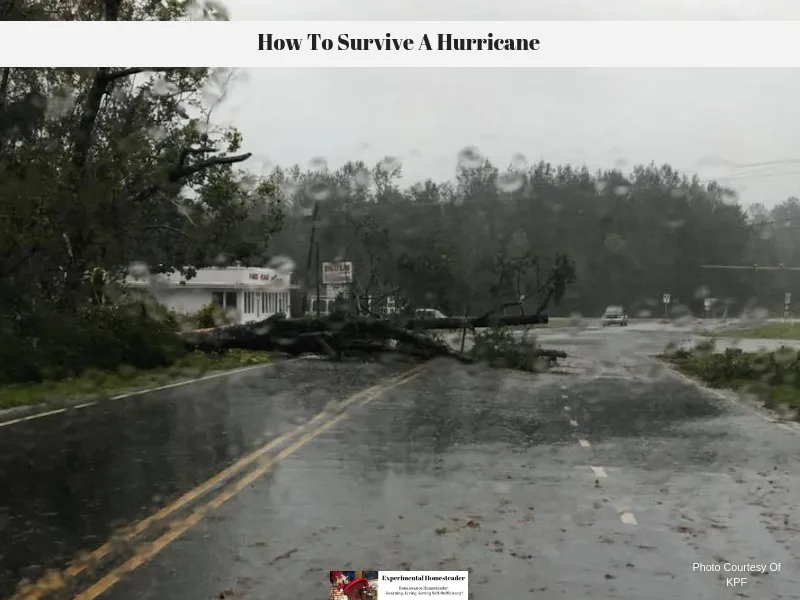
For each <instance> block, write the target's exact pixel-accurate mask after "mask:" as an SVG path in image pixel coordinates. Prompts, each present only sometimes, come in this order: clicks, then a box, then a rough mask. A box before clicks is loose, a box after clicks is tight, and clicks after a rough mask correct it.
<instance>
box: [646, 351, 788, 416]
mask: <svg viewBox="0 0 800 600" xmlns="http://www.w3.org/2000/svg"><path fill="white" fill-rule="evenodd" d="M662 358H664V359H665V360H666V361H668V362H669V363H670V364H672V365H673V366H674V367H675V368H676V369H677V370H679V371H680V372H682V373H683V374H685V375H688V376H689V377H692V378H694V379H697V380H699V381H701V382H703V383H704V384H706V385H708V386H709V387H712V388H717V389H730V390H736V391H741V392H746V393H749V394H752V395H754V396H756V397H757V398H759V399H760V400H761V401H763V403H764V406H766V407H767V408H770V409H783V410H786V411H787V412H791V413H792V416H793V417H794V418H795V419H797V418H798V415H800V353H799V352H796V351H793V350H788V349H784V350H779V351H775V352H765V351H762V352H742V353H741V354H731V353H715V352H714V351H713V348H711V347H709V348H704V349H702V350H697V349H695V350H694V351H693V352H686V351H677V352H672V353H670V354H667V355H665V356H663V357H662ZM787 409H788V410H787Z"/></svg>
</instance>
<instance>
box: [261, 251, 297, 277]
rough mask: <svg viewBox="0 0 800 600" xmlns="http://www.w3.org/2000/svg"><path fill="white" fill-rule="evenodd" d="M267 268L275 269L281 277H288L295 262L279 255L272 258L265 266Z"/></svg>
mask: <svg viewBox="0 0 800 600" xmlns="http://www.w3.org/2000/svg"><path fill="white" fill-rule="evenodd" d="M267 267H269V268H270V269H275V270H276V271H277V272H278V273H281V274H283V275H288V274H291V273H292V272H293V271H294V267H295V262H294V261H293V260H292V259H291V258H289V257H288V256H284V255H279V256H275V257H273V258H272V259H271V260H270V261H269V263H268V264H267Z"/></svg>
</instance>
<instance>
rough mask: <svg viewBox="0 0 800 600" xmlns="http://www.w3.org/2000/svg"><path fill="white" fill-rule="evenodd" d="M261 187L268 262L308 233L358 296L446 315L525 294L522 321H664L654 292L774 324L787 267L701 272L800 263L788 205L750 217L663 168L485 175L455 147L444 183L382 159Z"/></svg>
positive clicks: (676, 305) (281, 172)
mask: <svg viewBox="0 0 800 600" xmlns="http://www.w3.org/2000/svg"><path fill="white" fill-rule="evenodd" d="M272 178H273V181H275V182H276V185H278V186H279V189H280V191H281V195H282V198H283V200H282V201H283V202H284V206H285V207H286V217H285V223H284V227H283V230H282V231H281V232H279V233H278V234H277V235H276V236H275V238H274V240H273V245H272V248H273V250H274V251H276V252H282V253H285V254H287V255H289V256H295V257H300V256H305V255H306V252H307V246H308V244H309V242H310V240H309V232H310V231H311V229H312V228H314V229H316V232H317V233H316V234H315V237H316V239H317V240H318V243H319V245H320V252H321V255H322V257H323V260H351V261H353V262H354V270H355V278H356V287H357V288H358V289H359V290H361V292H362V293H367V292H368V293H369V294H370V295H373V296H375V295H377V296H378V297H382V296H385V295H400V296H401V297H403V298H404V300H405V301H406V302H407V303H409V304H411V305H414V306H430V307H435V308H439V309H441V310H442V311H444V312H446V313H448V314H456V315H465V314H470V315H475V314H478V313H480V312H482V311H484V310H487V309H492V308H494V305H496V304H506V303H508V304H510V303H513V302H514V301H516V300H518V299H519V298H520V297H523V298H524V301H523V307H524V309H525V310H527V311H535V310H537V309H538V307H539V306H540V305H541V303H542V302H544V301H545V300H550V301H552V300H555V299H557V300H559V302H558V303H557V305H551V307H550V308H549V311H550V313H551V314H560V315H569V314H573V313H579V314H581V315H585V316H597V315H599V314H600V313H601V312H602V310H603V308H604V307H605V306H606V305H609V304H620V305H623V306H625V307H627V308H628V310H629V312H630V313H631V315H638V316H661V315H662V314H663V305H662V299H663V295H664V294H669V295H670V296H671V305H670V307H669V308H670V312H671V313H672V314H686V313H693V314H696V315H701V314H703V313H704V307H705V299H706V298H714V299H715V302H716V304H715V310H716V312H717V314H718V313H719V312H721V311H722V310H724V308H726V307H727V308H728V310H729V313H730V314H738V313H739V312H741V311H742V310H745V309H747V308H752V307H756V306H758V307H762V308H765V309H767V310H770V311H772V312H775V311H780V310H781V308H782V303H783V298H784V292H786V291H792V290H793V289H796V288H797V284H796V283H795V279H793V277H794V275H793V273H792V272H791V271H788V270H787V271H786V272H775V271H765V270H763V269H762V270H758V269H756V268H752V269H746V270H715V269H709V268H706V266H707V265H738V266H743V265H744V266H746V265H753V266H754V267H755V266H756V265H760V266H761V267H765V266H777V265H781V264H783V265H786V266H790V265H795V266H800V260H798V259H800V242H798V241H797V236H795V235H794V233H793V232H794V228H795V227H798V226H800V201H798V200H797V199H795V198H790V199H788V200H786V201H784V202H782V203H780V204H778V205H777V206H775V207H774V208H772V209H771V210H768V209H766V208H764V207H763V206H762V205H755V206H753V207H750V208H749V209H748V208H746V207H745V206H743V205H742V204H741V203H739V201H738V199H737V197H736V195H735V194H734V193H733V192H732V191H731V190H729V189H726V188H725V187H723V186H721V185H719V184H718V183H716V182H702V181H700V180H699V179H698V178H697V177H696V176H688V175H685V174H682V173H680V172H678V171H677V170H675V169H673V168H672V167H670V166H669V165H660V166H659V165H656V164H649V165H639V166H635V167H634V168H632V169H631V170H630V172H627V173H625V172H622V171H621V170H618V169H614V170H607V171H598V172H591V171H589V169H587V168H586V167H583V166H573V165H552V164H550V163H547V162H543V161H542V162H538V163H535V164H528V163H527V162H526V161H525V159H524V157H523V156H522V155H517V156H516V157H515V158H514V160H513V161H512V163H511V164H509V165H507V166H506V167H505V168H498V167H496V166H495V165H493V164H492V163H491V162H490V160H489V159H487V158H485V157H482V156H481V155H480V154H479V152H478V151H477V150H476V149H475V148H466V149H464V150H463V151H462V152H461V153H460V155H459V158H458V168H457V173H456V176H455V178H454V180H452V181H443V182H437V181H433V180H426V181H423V182H418V183H415V184H413V185H410V186H409V185H402V184H401V181H402V166H401V164H400V163H399V162H398V161H396V160H394V159H392V158H387V159H385V160H383V161H381V162H380V163H378V164H377V165H374V166H367V165H365V164H364V163H363V162H349V163H347V164H345V165H344V166H342V167H341V168H339V169H337V170H335V171H333V172H331V171H329V170H327V169H325V168H320V166H319V165H316V166H312V167H311V168H309V169H307V170H303V169H300V168H299V167H297V166H295V167H293V168H291V169H277V170H276V171H275V172H274V173H273V174H272ZM307 266H308V263H303V262H301V261H298V264H297V269H298V273H299V275H300V276H301V277H300V280H302V281H307V282H309V283H311V284H313V283H314V282H315V279H316V275H315V274H313V273H312V274H310V277H306V276H305V273H304V269H306V268H307ZM553 276H555V280H556V281H558V286H557V287H556V289H554V290H552V292H551V290H550V285H549V283H551V281H550V280H549V279H548V278H552V277H553ZM548 294H549V295H550V296H549V297H548ZM515 310H516V309H515Z"/></svg>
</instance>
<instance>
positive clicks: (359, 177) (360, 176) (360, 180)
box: [350, 168, 372, 187]
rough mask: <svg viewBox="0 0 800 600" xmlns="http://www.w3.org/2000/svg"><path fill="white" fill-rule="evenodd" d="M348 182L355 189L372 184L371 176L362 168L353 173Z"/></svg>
mask: <svg viewBox="0 0 800 600" xmlns="http://www.w3.org/2000/svg"><path fill="white" fill-rule="evenodd" d="M350 181H351V182H352V183H354V184H355V185H356V186H357V187H367V186H368V185H369V184H370V183H371V182H372V176H371V175H370V172H369V171H368V170H367V169H363V168H362V169H358V170H357V171H356V172H355V173H353V176H352V177H351V178H350Z"/></svg>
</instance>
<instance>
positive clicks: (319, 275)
mask: <svg viewBox="0 0 800 600" xmlns="http://www.w3.org/2000/svg"><path fill="white" fill-rule="evenodd" d="M315 243H316V246H317V247H316V253H317V317H319V306H320V280H321V279H322V265H321V264H320V262H319V242H315Z"/></svg>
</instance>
